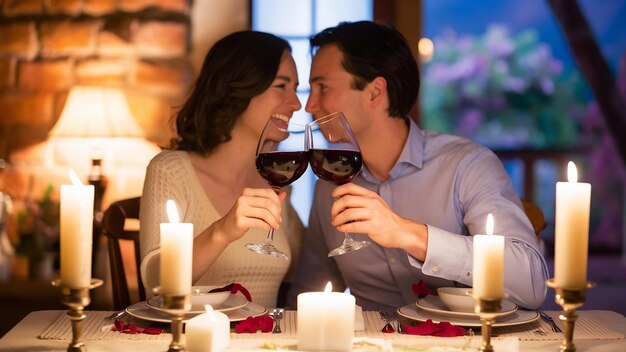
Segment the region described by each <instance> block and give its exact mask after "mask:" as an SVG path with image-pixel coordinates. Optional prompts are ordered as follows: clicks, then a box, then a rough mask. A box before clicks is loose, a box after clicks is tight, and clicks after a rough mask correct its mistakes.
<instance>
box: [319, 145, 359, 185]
mask: <svg viewBox="0 0 626 352" xmlns="http://www.w3.org/2000/svg"><path fill="white" fill-rule="evenodd" d="M310 153H311V160H310V162H311V168H312V169H313V172H314V173H315V174H316V175H317V177H319V178H321V179H323V180H326V181H328V182H332V183H334V184H337V185H343V184H344V183H348V182H350V181H351V180H352V179H353V178H354V176H356V175H357V174H358V173H359V171H360V170H361V167H362V166H363V160H362V158H361V152H359V151H355V150H340V149H313V150H311V151H310Z"/></svg>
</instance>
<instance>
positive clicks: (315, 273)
mask: <svg viewBox="0 0 626 352" xmlns="http://www.w3.org/2000/svg"><path fill="white" fill-rule="evenodd" d="M311 47H312V49H313V51H315V56H314V58H313V62H312V66H311V74H310V84H311V95H310V97H309V100H308V102H307V105H306V110H307V111H308V112H310V113H312V114H313V117H314V118H315V119H317V118H320V117H322V116H325V115H327V114H329V113H332V112H335V111H343V112H344V113H345V115H346V118H347V119H348V121H349V123H350V125H351V127H352V130H353V132H354V134H355V136H356V138H357V141H358V143H359V145H360V147H361V152H362V154H363V162H364V167H363V169H362V171H361V174H360V175H359V176H358V177H357V178H355V179H354V181H353V183H349V184H345V185H342V186H339V187H335V186H334V185H331V184H330V183H327V182H324V181H318V182H317V184H316V188H315V195H314V200H313V207H312V211H311V217H310V219H309V229H308V231H307V234H306V236H305V238H304V239H303V241H304V242H303V244H302V253H301V257H300V262H299V265H298V268H297V271H296V273H295V274H296V275H295V276H294V277H295V279H294V280H295V282H294V283H293V286H292V289H291V291H290V294H289V305H290V306H295V304H296V296H297V294H298V293H300V292H304V291H320V290H322V289H323V288H324V285H325V284H326V282H327V281H332V282H333V287H334V288H335V291H337V290H343V289H344V288H345V287H349V288H350V290H351V292H352V294H353V295H355V296H356V299H357V304H359V305H361V306H362V307H363V309H365V310H395V309H396V308H397V307H399V306H403V305H405V304H409V303H414V302H415V300H416V298H417V297H416V295H415V293H414V292H413V290H412V286H413V285H414V284H416V283H418V282H419V281H423V282H425V283H426V284H427V286H428V287H430V288H431V289H434V288H436V287H442V286H471V285H472V252H473V249H472V246H473V242H472V235H475V234H480V233H485V225H486V221H487V215H488V214H489V213H492V214H493V216H494V218H495V231H494V233H495V234H498V235H503V236H505V237H506V241H505V253H504V256H505V264H504V286H505V291H506V292H507V293H508V295H509V296H508V299H509V300H511V301H513V302H515V303H517V304H519V305H520V306H522V307H526V308H531V309H536V308H538V307H540V306H541V304H542V302H543V300H544V298H545V294H546V284H545V280H546V279H547V277H548V271H547V267H546V264H545V260H544V258H543V256H542V254H541V252H540V250H539V247H538V244H537V240H536V238H535V234H534V232H533V229H532V226H531V224H530V222H529V220H528V218H527V217H526V215H525V213H524V211H523V208H522V206H521V203H520V200H519V198H518V196H517V195H516V194H515V190H514V189H513V186H512V184H511V181H510V178H509V177H508V175H507V173H506V171H505V170H504V168H503V166H502V163H501V162H500V160H499V159H498V157H497V156H496V155H495V154H494V153H493V152H491V151H490V150H488V149H487V148H484V147H482V146H480V145H477V144H475V143H473V142H471V141H469V140H467V139H463V138H460V137H455V136H450V135H442V134H436V133H431V132H426V131H423V130H421V129H420V128H419V127H418V126H417V125H416V124H415V123H414V122H413V121H412V120H411V119H410V118H409V117H408V115H407V114H408V112H409V110H410V109H411V107H412V105H413V104H414V103H415V101H416V99H417V94H418V90H419V72H418V67H417V63H416V62H415V59H414V57H413V55H412V53H411V50H410V48H409V46H408V44H407V42H406V40H405V39H404V37H402V35H401V34H400V33H398V32H397V31H396V30H394V29H391V28H389V27H386V26H382V25H378V24H375V23H373V22H367V21H365V22H356V23H342V24H339V25H338V26H337V27H333V28H328V29H326V30H324V31H322V32H320V33H319V34H317V35H315V36H313V37H312V38H311ZM316 49H317V50H316ZM344 231H346V232H349V233H351V234H352V236H353V237H355V239H366V237H365V236H364V235H367V236H369V240H370V241H372V242H373V243H372V245H371V246H369V247H367V248H365V249H361V250H359V251H355V252H350V253H348V254H344V255H341V256H337V257H333V258H328V257H327V253H328V251H329V250H330V249H332V248H335V247H337V246H338V245H340V244H341V242H342V240H343V234H342V233H343V232H344ZM359 237H360V238H359Z"/></svg>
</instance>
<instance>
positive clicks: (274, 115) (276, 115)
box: [272, 114, 289, 122]
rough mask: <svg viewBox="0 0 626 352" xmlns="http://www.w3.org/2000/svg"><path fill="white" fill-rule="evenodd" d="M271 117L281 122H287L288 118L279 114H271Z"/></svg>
mask: <svg viewBox="0 0 626 352" xmlns="http://www.w3.org/2000/svg"><path fill="white" fill-rule="evenodd" d="M272 117H273V118H275V119H278V120H281V121H285V122H289V117H288V116H285V115H281V114H272Z"/></svg>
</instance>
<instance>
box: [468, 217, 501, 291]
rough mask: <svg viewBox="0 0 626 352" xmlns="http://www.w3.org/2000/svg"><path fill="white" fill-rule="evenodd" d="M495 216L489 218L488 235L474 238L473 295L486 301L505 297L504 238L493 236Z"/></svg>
mask: <svg viewBox="0 0 626 352" xmlns="http://www.w3.org/2000/svg"><path fill="white" fill-rule="evenodd" d="M493 228H494V223H493V216H492V215H491V214H489V215H488V216H487V235H475V236H474V255H473V261H474V263H473V272H474V277H473V286H474V288H473V290H472V291H473V294H474V297H475V298H482V299H486V300H496V299H502V298H503V297H504V291H503V286H504V275H503V270H504V237H503V236H498V235H493Z"/></svg>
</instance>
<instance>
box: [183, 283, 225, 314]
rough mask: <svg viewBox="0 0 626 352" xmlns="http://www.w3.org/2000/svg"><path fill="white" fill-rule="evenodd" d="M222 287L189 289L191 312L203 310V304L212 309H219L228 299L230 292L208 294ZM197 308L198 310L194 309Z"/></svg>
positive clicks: (195, 287) (194, 287)
mask: <svg viewBox="0 0 626 352" xmlns="http://www.w3.org/2000/svg"><path fill="white" fill-rule="evenodd" d="M220 287H224V286H193V287H192V288H191V305H192V309H193V310H204V305H205V304H210V305H211V306H212V307H213V308H214V309H217V308H219V306H221V305H222V304H223V303H224V302H226V300H227V299H228V297H230V291H222V292H209V291H211V290H213V289H216V288H220ZM196 308H198V309H196Z"/></svg>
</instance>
